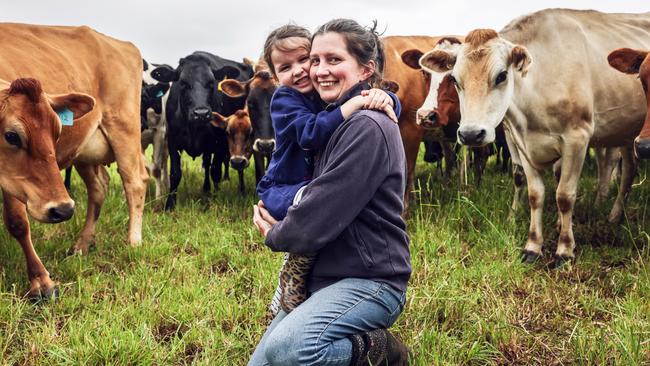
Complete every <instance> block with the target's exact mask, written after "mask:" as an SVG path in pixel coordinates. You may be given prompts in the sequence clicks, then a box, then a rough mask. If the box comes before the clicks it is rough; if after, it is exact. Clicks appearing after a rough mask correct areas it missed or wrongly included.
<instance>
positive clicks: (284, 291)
mask: <svg viewBox="0 0 650 366" xmlns="http://www.w3.org/2000/svg"><path fill="white" fill-rule="evenodd" d="M315 258H316V254H309V255H298V254H291V253H286V254H285V256H284V263H283V264H282V268H281V269H280V275H279V279H278V286H277V287H276V289H275V293H274V294H273V300H271V305H269V310H268V313H267V319H268V320H273V318H275V316H276V315H277V314H278V311H280V308H282V310H284V311H285V312H286V313H290V312H291V311H292V310H293V309H295V308H296V307H297V306H298V305H300V304H302V303H303V302H304V301H305V300H306V299H307V276H309V272H310V271H311V267H312V265H313V263H314V259H315Z"/></svg>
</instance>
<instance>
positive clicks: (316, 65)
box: [309, 32, 374, 103]
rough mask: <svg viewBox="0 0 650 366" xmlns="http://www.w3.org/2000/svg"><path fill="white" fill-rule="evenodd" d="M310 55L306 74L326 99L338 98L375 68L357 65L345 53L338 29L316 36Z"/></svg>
mask: <svg viewBox="0 0 650 366" xmlns="http://www.w3.org/2000/svg"><path fill="white" fill-rule="evenodd" d="M310 58H311V69H310V70H309V76H310V77H311V81H312V82H313V83H314V88H315V89H316V91H317V92H318V94H319V95H320V97H321V99H322V100H323V101H325V102H327V103H332V102H335V101H337V100H338V99H339V98H341V97H342V96H343V95H344V94H345V93H346V92H347V91H348V90H350V89H351V88H352V87H353V86H355V85H356V84H357V83H359V82H360V81H363V80H366V79H368V78H369V77H370V76H371V75H372V73H373V72H374V70H373V69H372V68H371V67H370V66H363V65H360V64H359V63H358V62H357V60H356V59H355V58H354V57H353V56H352V55H351V54H350V53H348V50H347V45H346V43H345V38H343V36H342V35H341V34H339V33H334V32H328V33H324V34H320V35H318V36H316V37H315V38H314V40H313V42H312V45H311V53H310ZM373 65H374V64H371V66H373Z"/></svg>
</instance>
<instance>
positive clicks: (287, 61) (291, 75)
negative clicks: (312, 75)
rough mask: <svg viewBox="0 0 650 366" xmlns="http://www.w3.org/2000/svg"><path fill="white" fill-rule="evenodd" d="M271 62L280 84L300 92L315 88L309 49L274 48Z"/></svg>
mask: <svg viewBox="0 0 650 366" xmlns="http://www.w3.org/2000/svg"><path fill="white" fill-rule="evenodd" d="M271 62H273V68H274V69H275V75H276V76H277V78H278V81H279V82H280V85H284V86H288V87H290V88H293V89H296V90H297V91H298V92H300V93H303V94H305V93H308V92H310V91H312V90H313V89H314V87H313V85H312V83H311V79H309V67H310V66H311V62H310V61H309V51H308V50H306V49H304V48H302V47H300V48H296V49H293V50H291V51H280V50H278V49H274V50H273V52H271Z"/></svg>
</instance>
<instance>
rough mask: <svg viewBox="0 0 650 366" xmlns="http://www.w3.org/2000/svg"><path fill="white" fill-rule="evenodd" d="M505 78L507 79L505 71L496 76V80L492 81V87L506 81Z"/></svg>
mask: <svg viewBox="0 0 650 366" xmlns="http://www.w3.org/2000/svg"><path fill="white" fill-rule="evenodd" d="M507 78H508V72H507V71H501V72H500V73H499V75H497V78H496V80H495V81H494V85H495V86H496V85H499V84H501V83H502V82H504V81H506V79H507Z"/></svg>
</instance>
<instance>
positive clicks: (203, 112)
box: [190, 108, 212, 121]
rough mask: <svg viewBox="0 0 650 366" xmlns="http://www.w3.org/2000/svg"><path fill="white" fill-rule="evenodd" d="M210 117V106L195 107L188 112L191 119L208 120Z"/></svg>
mask: <svg viewBox="0 0 650 366" xmlns="http://www.w3.org/2000/svg"><path fill="white" fill-rule="evenodd" d="M211 117H212V111H211V110H210V108H196V109H194V110H193V111H192V113H190V120H191V121H209V120H210V118H211Z"/></svg>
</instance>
